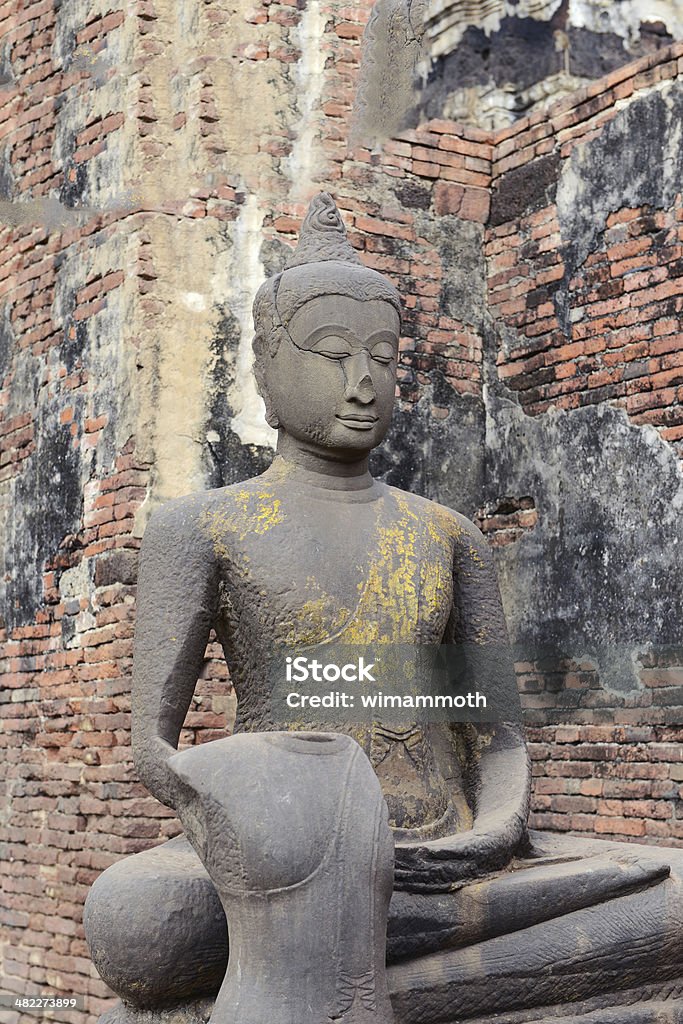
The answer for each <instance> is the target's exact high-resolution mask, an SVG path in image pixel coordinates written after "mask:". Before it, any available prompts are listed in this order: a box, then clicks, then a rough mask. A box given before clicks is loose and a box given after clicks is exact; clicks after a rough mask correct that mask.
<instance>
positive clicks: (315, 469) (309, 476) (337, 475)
mask: <svg viewBox="0 0 683 1024" xmlns="http://www.w3.org/2000/svg"><path fill="white" fill-rule="evenodd" d="M278 467H280V468H283V469H285V468H286V470H287V475H288V476H289V477H292V478H296V479H299V480H301V481H302V482H304V483H308V484H312V485H314V486H318V487H323V488H325V489H328V490H335V491H364V490H368V489H369V488H372V487H373V485H374V483H375V481H374V478H373V477H372V476H371V475H370V471H369V470H368V456H367V455H363V456H361V457H360V458H358V459H352V460H350V461H345V460H341V459H337V458H334V457H330V456H328V455H327V453H322V452H320V451H316V450H315V449H310V448H308V447H304V446H302V445H301V444H300V443H299V442H298V441H297V440H296V439H295V438H292V437H290V435H288V434H285V433H284V432H283V431H280V436H279V438H278V445H277V454H276V457H275V461H274V463H273V468H274V469H277V468H278Z"/></svg>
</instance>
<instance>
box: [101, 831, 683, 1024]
mask: <svg viewBox="0 0 683 1024" xmlns="http://www.w3.org/2000/svg"><path fill="white" fill-rule="evenodd" d="M528 853H529V855H528V856H526V857H524V858H523V859H519V860H517V861H515V862H514V863H513V864H512V865H511V869H510V870H509V871H506V872H504V873H502V874H499V875H497V876H496V877H494V878H492V879H482V880H481V881H479V882H474V883H471V884H470V885H467V886H464V887H463V888H461V889H459V891H458V892H454V893H437V894H413V893H407V892H394V895H393V898H392V902H391V906H390V910H389V927H388V936H387V960H388V963H389V964H390V965H391V966H390V967H389V986H390V991H391V993H392V1001H393V1003H394V1008H395V1013H396V1019H397V1021H398V1022H399V1024H439V1022H443V1024H451V1022H452V1021H454V1020H467V1021H469V1020H472V1021H477V1020H478V1019H480V1018H482V1019H486V1020H488V1016H487V1015H490V1014H491V1013H493V1012H498V1013H502V1016H497V1017H496V1021H497V1022H498V1021H500V1022H501V1024H508V1022H509V1024H516V1022H518V1021H519V1022H520V1024H521V1022H522V1021H531V1020H539V1021H540V1020H544V1019H545V1018H544V1017H543V1016H540V1017H538V1016H536V1014H534V1016H529V1012H530V1011H531V1012H533V1011H534V1009H535V1008H538V1010H539V1011H540V1012H542V1010H543V1009H544V1008H552V1012H553V1014H557V1013H559V1012H560V1009H561V1018H560V1019H562V1020H564V1019H565V1017H567V1015H568V1014H570V1016H568V1017H567V1024H570V1021H572V1020H574V1019H576V1021H577V1024H578V1021H581V1022H582V1024H583V1021H584V1019H585V1021H586V1024H592V1022H593V1019H594V1020H595V1021H596V1022H597V1020H598V1018H592V1017H590V1016H586V1014H587V1013H588V1014H590V1013H592V1012H594V1011H593V1010H592V1009H591V1004H592V1003H595V1004H596V1006H600V1007H601V1009H600V1014H601V1016H600V1017H599V1020H600V1022H601V1024H602V1022H604V1024H607V1018H605V1017H604V1015H603V1014H604V1010H605V1008H606V1007H607V1008H608V1007H610V1006H613V1005H616V1004H617V1003H619V1006H620V1009H619V1010H618V1011H615V1012H616V1013H617V1015H616V1016H615V1017H614V1022H613V1024H630V1022H631V1021H633V1022H634V1024H640V1022H643V1024H644V1022H648V1021H650V1020H652V1021H653V1022H654V1021H657V1024H660V1022H665V1024H669V1021H671V1022H673V1021H676V1024H678V1022H679V1020H683V1018H681V1017H675V1016H662V1013H663V1012H665V1011H666V1007H667V1005H668V1002H669V1001H670V1000H671V999H673V1000H674V1002H673V1003H672V1006H675V1004H676V1003H677V1002H678V1001H679V1000H683V944H681V942H680V935H681V934H682V933H683V851H676V850H669V849H667V850H660V849H658V848H656V847H647V846H642V845H636V844H618V843H610V842H607V841H605V840H599V839H578V838H573V837H564V836H558V835H554V834H551V833H540V832H531V833H530V849H529V851H528ZM667 865H669V866H670V873H669V872H668V871H667ZM610 866H611V870H612V876H611V877H610V878H608V879H607V880H606V873H607V872H609V871H610ZM572 868H573V870H574V877H572V870H571V869H572ZM563 874H564V875H565V876H567V878H568V885H567V891H566V893H563V894H561V895H562V896H563V897H564V898H563V899H561V900H560V899H559V898H558V895H560V894H558V880H559V879H560V878H561V877H562V875H563ZM596 874H597V875H600V876H601V878H600V885H601V886H602V888H603V890H605V891H609V892H611V898H609V899H607V900H606V901H598V902H596V900H595V896H594V895H592V886H591V877H595V876H596ZM572 894H573V895H572ZM572 900H573V903H572ZM567 901H568V902H567ZM582 903H583V905H582ZM560 905H561V907H562V910H561V911H560V916H557V915H558V909H559V906H560ZM475 907H476V908H478V913H477V914H476V915H475V913H474V912H473V908H475ZM530 914H531V917H530ZM530 922H534V923H530ZM86 926H87V928H88V934H89V937H90V942H91V945H92V951H93V959H94V961H95V964H96V966H97V968H98V971H99V972H100V973H101V975H102V977H103V978H104V979H105V980H106V981H107V983H108V984H109V985H110V987H112V988H113V989H114V990H115V991H116V992H117V993H118V994H119V995H120V996H121V998H122V999H123V1000H124V1002H125V1003H128V1004H131V1005H132V1006H135V1007H140V1008H144V1007H155V1008H157V1012H161V1013H162V1014H163V1010H161V1011H159V1010H158V1008H159V1007H164V1006H165V1007H169V1008H171V1007H182V1006H183V1005H187V1004H188V1003H190V1002H191V1001H192V1000H200V1001H201V1000H202V999H204V1000H206V999H208V1000H209V1002H208V1005H209V1006H210V1005H211V1001H212V998H213V996H215V993H216V992H217V991H218V989H219V987H220V985H221V982H222V980H223V976H224V974H225V969H226V965H227V959H228V943H227V926H226V922H225V916H224V913H223V909H222V906H221V903H220V900H219V898H218V894H217V892H216V890H215V888H214V886H213V883H212V882H211V880H210V878H209V876H208V874H207V872H206V870H205V869H204V867H203V866H202V864H201V862H200V860H199V858H198V857H197V855H196V853H195V852H194V850H193V849H192V847H191V846H190V844H189V842H188V840H187V839H186V838H185V836H178V837H176V838H175V839H171V840H170V841H169V842H167V843H164V844H163V845H161V846H158V847H155V848H154V849H152V850H148V851H145V852H143V853H139V854H135V855H134V856H132V857H128V858H127V859H125V860H123V861H120V862H119V863H117V864H115V865H113V866H112V867H111V868H109V869H108V870H107V871H105V872H104V873H103V874H102V875H101V876H100V878H99V879H98V881H97V882H96V883H95V886H94V887H93V890H92V892H91V895H90V896H89V898H88V903H87V905H86ZM424 953H427V955H424ZM142 963H144V970H143V969H142V968H141V964H142ZM606 993H611V995H609V994H606ZM629 1000H633V1002H634V1006H633V1008H632V1010H629V1009H628V1001H629ZM662 1000H664V1004H663V1005H664V1011H663V1010H662V1006H661V1005H658V1004H659V1003H661V1001H662ZM620 1001H621V1002H620ZM650 1003H652V1009H650V1005H649V1004H650ZM622 1004H623V1005H622ZM197 1005H198V1006H201V1005H203V1004H201V1002H200V1003H198V1004H197ZM584 1007H585V1008H586V1009H585V1012H584ZM572 1008H576V1015H574V1010H573V1009H572ZM169 1012H170V1010H169ZM179 1012H181V1010H176V1013H179ZM595 1012H598V1011H597V1010H595ZM672 1012H674V1011H673V1010H672ZM675 1012H676V1013H677V1012H678V1011H675ZM197 1013H199V1014H200V1016H201V1011H200V1010H197V1011H195V1016H193V1017H191V1020H192V1021H193V1024H196V1022H197V1021H198V1020H199V1019H200V1016H199V1017H198V1016H196V1014H197ZM628 1013H632V1016H628ZM650 1013H652V1014H655V1016H648V1014H650ZM520 1014H522V1015H521V1016H520ZM581 1014H583V1015H581ZM619 1014H621V1016H619ZM656 1014H659V1016H657V1015H656ZM133 1019H138V1018H136V1017H133ZM161 1019H162V1018H161V1017H158V1016H154V1017H153V1020H154V1021H157V1020H161ZM550 1019H552V1018H550V1017H549V1018H548V1020H550ZM150 1020H152V1018H150ZM174 1020H175V1018H174Z"/></svg>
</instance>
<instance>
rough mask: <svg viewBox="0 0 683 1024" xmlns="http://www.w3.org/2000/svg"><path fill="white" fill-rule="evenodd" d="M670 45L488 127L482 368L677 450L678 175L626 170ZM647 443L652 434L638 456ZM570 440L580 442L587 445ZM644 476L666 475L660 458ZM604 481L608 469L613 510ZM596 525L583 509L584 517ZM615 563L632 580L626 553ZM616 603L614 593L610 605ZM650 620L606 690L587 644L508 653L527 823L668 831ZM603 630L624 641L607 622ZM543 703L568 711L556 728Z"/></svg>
mask: <svg viewBox="0 0 683 1024" xmlns="http://www.w3.org/2000/svg"><path fill="white" fill-rule="evenodd" d="M680 52H681V51H680V47H679V48H674V50H672V51H669V52H667V53H665V54H659V55H653V56H652V57H650V58H646V59H643V60H641V61H639V62H638V63H637V64H635V65H630V66H629V67H626V68H622V69H619V70H618V71H616V72H614V73H612V74H611V75H609V76H608V77H607V78H604V79H602V80H600V81H598V82H596V83H594V84H592V85H591V86H589V87H587V88H585V89H583V90H582V91H581V92H580V93H578V94H575V95H573V96H571V97H569V98H568V99H566V100H563V101H561V102H560V103H557V104H555V105H554V106H552V107H551V108H550V110H549V111H548V112H547V114H546V115H545V116H541V115H540V114H536V115H534V116H533V117H531V118H529V119H528V120H526V121H521V122H519V123H517V124H516V125H514V126H512V127H510V128H508V129H505V130H504V131H502V132H500V133H499V135H498V136H497V140H496V146H495V151H494V158H493V165H492V214H491V219H490V221H489V226H488V228H487V240H486V254H487V265H488V272H489V301H490V309H491V313H492V316H493V318H494V320H495V322H496V327H497V335H498V337H497V341H496V348H495V370H492V379H496V380H498V381H499V382H502V384H503V385H504V386H505V388H506V389H507V392H508V394H511V397H513V398H514V399H515V400H516V401H517V402H518V403H519V406H520V407H521V409H522V410H523V411H524V414H525V416H527V417H531V418H535V419H537V420H538V419H542V418H543V417H545V418H546V419H547V417H548V415H550V416H552V414H553V413H554V412H557V411H558V410H563V411H565V412H566V411H568V410H583V411H584V412H583V413H582V415H588V414H589V413H591V412H592V411H595V413H596V415H599V410H600V408H601V407H603V406H604V404H605V403H609V405H610V406H611V407H612V408H618V409H623V410H624V411H625V413H626V416H627V417H628V421H629V422H630V423H631V424H637V425H639V426H644V425H648V426H650V427H652V428H654V429H656V431H657V432H658V433H659V436H660V437H661V438H662V439H663V440H664V441H666V442H668V444H669V445H670V446H671V448H672V449H673V454H674V455H675V454H677V455H678V457H679V459H680V457H681V456H683V445H682V441H683V401H682V400H683V333H682V332H681V311H682V310H683V277H682V276H681V270H682V264H681V256H682V255H683V208H682V196H681V192H680V188H681V180H683V179H681V178H680V176H679V177H678V178H677V180H676V179H675V178H672V179H671V183H670V186H669V185H668V184H666V185H663V184H662V183H661V182H660V183H659V186H647V187H645V186H644V184H643V182H642V181H640V182H639V181H638V175H640V176H641V178H642V177H643V172H642V168H643V166H647V161H648V160H650V161H651V163H650V165H649V166H653V165H654V164H656V165H657V166H658V168H659V170H658V174H659V175H662V173H663V169H662V167H661V163H660V161H663V159H664V158H665V153H666V145H667V140H666V138H665V137H664V136H663V135H662V134H661V133H659V134H658V133H657V132H656V131H655V132H654V133H653V134H651V135H649V136H648V132H647V129H646V128H645V127H644V126H643V122H642V117H644V116H645V114H646V112H647V111H649V112H650V113H652V112H656V111H657V110H659V109H660V103H659V102H658V98H659V97H661V98H662V101H661V106H662V107H663V106H664V105H665V104H666V103H668V102H673V103H675V102H676V101H675V99H674V97H675V96H676V95H677V93H676V85H675V82H674V80H676V79H677V78H679V76H680V74H681V71H683V60H682V59H681V56H680ZM629 104H630V107H629ZM639 106H640V107H642V110H641V112H640V113H638V107H639ZM629 110H630V111H631V112H632V116H631V115H630V114H629ZM639 129H640V130H639ZM629 131H630V132H632V133H633V134H632V135H631V137H630V139H629V138H628V134H627V133H628V132H629ZM636 132H637V133H638V134H636ZM622 133H623V134H622ZM644 161H645V164H644ZM618 162H621V163H622V164H623V165H624V169H623V170H620V169H619V168H618V167H617V163H618ZM591 166H594V167H595V171H594V172H590V168H591ZM586 167H588V168H589V170H588V171H585V170H584V169H585V168H586ZM664 173H665V172H664ZM572 204H575V207H574V208H572ZM581 208H583V209H584V210H585V213H583V214H582V210H581ZM588 217H590V218H592V219H593V224H592V225H587V224H586V221H587V219H588ZM572 231H575V232H576V234H575V235H574V236H573V237H572ZM567 242H568V243H569V244H567ZM596 423H597V420H596ZM657 450H661V448H659V449H658V448H657V444H656V441H654V440H653V448H652V449H651V452H652V457H653V458H655V457H656V454H655V453H656V451H657ZM585 457H586V461H587V462H589V461H590V459H591V458H593V457H594V453H593V452H592V451H591V450H590V448H588V449H586V450H585ZM672 462H675V458H672ZM589 479H590V470H589ZM633 485H634V486H635V487H637V481H636V482H634V484H633ZM651 486H652V484H651V482H650V481H649V480H648V483H647V485H646V487H645V488H644V490H643V494H642V495H641V498H642V507H641V512H640V523H639V525H638V537H639V538H640V550H638V546H637V545H636V550H634V551H633V552H631V551H629V556H631V555H632V556H633V557H634V558H635V559H637V558H643V556H644V557H645V558H647V555H648V545H649V543H650V541H649V535H650V531H657V529H658V528H660V523H661V513H659V512H657V511H656V509H655V505H654V504H653V498H654V495H652V494H648V492H647V487H651ZM655 486H659V487H661V489H662V491H665V490H666V486H667V485H666V473H665V471H664V470H662V473H661V478H660V480H659V483H657V480H656V478H655ZM620 497H621V496H620V495H619V494H618V487H615V495H614V504H615V506H616V507H615V509H614V514H615V516H616V518H617V519H618V516H619V511H620V510H619V507H618V505H619V501H620ZM527 504H528V505H533V502H532V500H531V498H530V497H528V498H527ZM538 519H539V511H538V510H537V509H536V508H533V507H528V508H526V509H525V508H523V507H521V508H516V507H514V502H513V506H512V507H510V508H503V509H502V514H501V510H500V509H496V508H495V507H489V508H487V509H485V510H484V518H483V526H484V529H485V530H486V531H487V532H488V533H489V535H490V537H491V539H492V542H493V543H494V544H496V545H507V544H512V545H513V548H514V546H515V544H516V543H517V542H519V538H520V537H521V536H522V535H523V534H525V533H527V531H532V530H534V529H536V527H537V523H538ZM601 526H603V529H604V524H601V523H600V522H599V521H596V523H595V530H596V532H597V533H599V532H600V529H601ZM602 542H603V545H604V551H603V554H604V552H607V554H610V550H611V551H612V554H613V555H615V556H616V558H615V560H617V561H618V558H619V548H620V546H623V547H629V544H630V541H629V537H628V536H627V535H626V534H623V535H621V534H620V532H619V527H618V523H615V522H614V521H613V522H612V523H611V524H610V525H609V529H608V530H607V529H605V530H604V535H603V537H602ZM514 557H515V554H514V553H513V554H512V555H511V558H514ZM517 557H522V558H523V555H521V556H520V554H519V552H518V555H517ZM626 571H627V572H630V573H631V585H632V586H633V587H638V586H639V584H640V577H639V574H638V571H637V568H636V567H635V566H633V565H632V566H631V568H630V570H629V569H628V567H627V569H626ZM669 572H670V573H671V574H672V575H673V574H674V573H675V569H674V565H673V564H671V565H670V568H669ZM664 586H667V584H664ZM668 586H670V584H669V585H668ZM650 599H653V600H654V599H655V595H654V594H653V593H652V591H649V593H648V595H647V596H646V595H645V594H643V595H642V601H643V605H644V606H645V605H646V603H647V601H648V600H650ZM622 608H623V606H622ZM582 613H583V614H586V609H585V608H584V609H583V610H582V609H576V611H575V613H574V614H576V615H578V616H580V615H581V614H582ZM619 613H620V608H619V606H618V603H616V604H615V608H614V609H613V610H612V615H613V616H614V617H616V616H618V615H619ZM622 614H623V615H624V616H625V617H627V616H628V615H629V611H628V609H626V608H623V612H622ZM642 614H643V615H646V614H647V612H646V611H645V610H644V609H643V612H642ZM632 625H633V633H634V635H635V636H637V625H636V624H635V623H634V624H632ZM648 625H649V624H648ZM650 628H651V639H652V640H654V643H652V644H649V645H648V644H641V645H640V646H638V645H636V644H634V651H633V659H634V663H635V676H636V678H635V679H634V681H633V684H632V686H631V687H630V688H624V690H623V691H621V692H619V690H618V689H616V688H611V689H610V688H606V687H605V686H604V684H603V681H601V678H600V672H599V671H597V670H596V664H595V661H594V660H592V659H591V658H584V659H581V658H580V657H579V658H572V657H567V656H565V657H561V656H558V654H557V652H551V654H550V656H548V654H547V652H546V655H545V657H543V658H541V659H538V660H534V659H533V658H531V660H530V661H526V662H524V663H521V664H520V666H519V669H520V686H521V689H522V693H523V699H524V702H525V706H526V708H527V714H528V720H529V722H530V730H529V734H530V738H531V740H532V744H531V750H532V756H533V758H534V772H535V775H536V777H537V783H536V789H535V800H534V815H533V817H532V821H533V824H535V825H536V826H537V827H540V828H551V829H555V830H563V831H566V830H571V831H574V832H584V833H585V832H587V833H593V832H594V833H597V834H599V835H605V836H608V837H610V838H612V837H614V838H618V839H630V838H633V839H635V840H636V841H642V840H643V839H650V840H652V841H654V842H661V843H664V844H666V845H678V846H680V845H683V804H682V803H681V797H682V796H683V790H682V788H681V782H682V781H683V764H682V763H681V750H682V748H681V740H682V739H683V730H682V729H681V722H682V721H683V712H682V708H681V704H682V703H683V701H682V699H681V698H682V695H683V689H682V686H683V644H682V643H681V634H680V629H679V628H678V627H676V629H675V630H674V632H673V634H671V633H670V634H669V635H668V636H666V637H663V636H661V633H659V631H658V628H657V626H656V625H655V624H654V623H653V624H652V625H651V626H650ZM613 635H615V636H616V637H617V639H615V640H614V643H615V644H620V643H624V638H623V636H622V635H620V634H619V631H618V629H616V628H614V634H613ZM640 639H643V637H640ZM564 653H565V655H566V653H567V652H566V650H565V652H564ZM558 721H561V722H566V723H567V724H566V725H563V726H562V727H560V728H557V722H558ZM531 723H533V724H532V725H531Z"/></svg>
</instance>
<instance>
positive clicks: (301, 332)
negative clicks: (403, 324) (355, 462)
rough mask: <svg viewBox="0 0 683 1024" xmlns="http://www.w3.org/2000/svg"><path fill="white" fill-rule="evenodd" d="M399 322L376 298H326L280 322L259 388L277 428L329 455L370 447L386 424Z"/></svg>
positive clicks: (391, 399) (357, 452) (355, 454)
mask: <svg viewBox="0 0 683 1024" xmlns="http://www.w3.org/2000/svg"><path fill="white" fill-rule="evenodd" d="M398 339H399V318H398V314H397V313H396V310H395V309H394V308H393V306H392V305H391V304H390V303H388V302H384V301H383V300H381V299H370V300H366V301H361V300H359V299H353V298H351V297H349V296H346V295H326V296H321V297H319V298H315V299H311V300H310V301H309V302H307V303H305V304H304V305H303V306H302V307H301V308H300V309H298V310H297V312H296V313H295V314H294V316H293V317H292V318H291V320H290V321H289V323H288V324H287V330H286V331H284V332H283V339H282V341H281V343H280V345H279V346H278V350H277V352H276V354H275V356H274V357H273V358H272V359H267V360H266V362H267V364H268V365H267V367H266V368H265V369H266V386H267V388H268V394H269V397H270V400H271V403H272V407H273V409H274V411H275V413H276V414H277V417H278V419H279V421H280V427H281V428H282V429H283V430H285V431H286V433H288V434H289V435H290V436H292V437H294V438H296V439H297V440H298V441H300V442H302V443H303V444H304V445H305V446H307V447H308V448H310V449H312V450H321V449H324V450H325V451H326V452H328V453H330V454H332V453H334V454H335V455H336V456H337V457H343V456H344V455H347V456H348V457H351V458H358V456H359V455H362V454H364V453H367V452H369V451H370V450H371V449H372V448H375V447H376V446H377V445H378V444H380V442H381V441H382V439H383V438H384V436H385V434H386V432H387V430H388V428H389V423H390V421H391V413H392V409H393V404H394V392H395V387H396V362H397V356H398Z"/></svg>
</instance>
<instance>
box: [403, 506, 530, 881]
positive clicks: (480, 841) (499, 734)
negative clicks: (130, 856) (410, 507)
mask: <svg viewBox="0 0 683 1024" xmlns="http://www.w3.org/2000/svg"><path fill="white" fill-rule="evenodd" d="M457 525H458V530H459V533H458V537H457V540H456V551H455V562H454V598H453V613H452V616H451V620H450V623H449V628H448V631H447V635H446V636H445V637H444V642H445V643H449V644H456V645H462V650H463V651H464V656H465V661H466V665H467V670H468V676H469V679H470V680H471V684H472V687H473V688H474V689H479V690H481V691H483V692H484V693H486V692H487V691H488V693H489V694H490V693H492V692H493V689H494V688H495V689H496V691H497V693H498V694H499V695H500V696H502V703H503V705H505V706H507V707H509V708H510V709H511V711H515V712H517V713H516V714H515V715H511V718H513V719H514V720H511V721H509V722H499V723H495V724H486V725H475V724H471V725H469V726H467V727H466V734H467V737H468V755H467V766H466V767H467V774H468V777H469V783H470V787H469V789H470V791H469V794H468V795H469V799H470V803H471V805H472V808H473V812H474V820H473V825H472V828H471V829H470V830H468V831H466V832H461V833H457V834H455V835H451V836H445V837H444V838H442V839H437V840H433V841H429V842H424V843H420V844H415V845H409V844H405V845H403V844H399V845H398V846H397V849H396V882H397V885H398V887H399V888H401V887H405V888H409V889H414V890H420V889H424V890H425V891H427V890H429V889H432V890H433V889H443V888H449V887H451V886H452V885H453V883H457V882H462V881H466V880H468V879H470V878H475V877H478V876H481V875H483V874H486V873H487V872H488V871H493V870H498V869H500V868H501V867H504V866H505V864H507V863H508V862H509V861H510V859H511V858H512V856H513V855H514V853H515V851H516V849H517V848H518V847H519V846H520V845H521V844H522V842H523V840H524V838H525V836H526V823H527V816H528V812H529V800H530V792H531V766H530V762H529V756H528V752H527V748H526V743H525V740H524V735H523V731H522V727H521V724H519V713H518V708H519V695H518V692H517V683H516V679H515V670H514V661H513V657H512V651H511V648H510V643H509V639H508V634H507V627H506V625H505V617H504V614H503V606H502V602H501V599H500V591H499V589H498V581H497V579H496V573H495V567H494V564H493V557H492V555H491V551H490V548H489V546H488V544H487V542H486V540H485V538H484V537H483V535H482V534H481V532H480V531H479V530H478V529H477V528H476V527H475V526H474V525H473V524H472V523H470V522H469V521H468V520H467V519H465V518H464V517H462V516H457Z"/></svg>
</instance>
